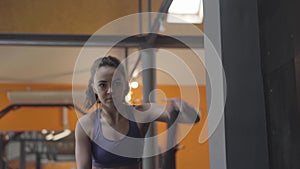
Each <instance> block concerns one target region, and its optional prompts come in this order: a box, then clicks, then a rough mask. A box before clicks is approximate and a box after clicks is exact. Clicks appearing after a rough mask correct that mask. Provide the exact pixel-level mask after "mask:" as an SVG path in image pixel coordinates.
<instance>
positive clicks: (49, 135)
mask: <svg viewBox="0 0 300 169" xmlns="http://www.w3.org/2000/svg"><path fill="white" fill-rule="evenodd" d="M53 134H54V131H51V132H50V133H49V134H47V135H46V136H45V139H46V140H52V139H53Z"/></svg>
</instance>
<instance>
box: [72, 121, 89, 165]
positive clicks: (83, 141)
mask: <svg viewBox="0 0 300 169" xmlns="http://www.w3.org/2000/svg"><path fill="white" fill-rule="evenodd" d="M75 141H76V144H75V157H76V165H77V169H91V168H92V159H91V142H90V139H89V137H88V135H87V134H86V132H85V130H84V129H83V127H82V124H81V121H80V119H79V120H78V121H77V124H76V129H75Z"/></svg>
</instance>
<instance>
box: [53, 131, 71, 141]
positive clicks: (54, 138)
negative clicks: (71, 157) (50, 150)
mask: <svg viewBox="0 0 300 169" xmlns="http://www.w3.org/2000/svg"><path fill="white" fill-rule="evenodd" d="M70 134H71V130H70V129H65V130H64V131H62V132H61V133H58V134H55V135H54V136H53V138H52V140H53V141H57V140H60V139H62V138H65V137H67V136H68V135H70Z"/></svg>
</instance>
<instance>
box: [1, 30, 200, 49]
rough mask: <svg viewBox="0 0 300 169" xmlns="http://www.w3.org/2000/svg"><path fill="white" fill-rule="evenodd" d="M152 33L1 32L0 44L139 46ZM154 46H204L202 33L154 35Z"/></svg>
mask: <svg viewBox="0 0 300 169" xmlns="http://www.w3.org/2000/svg"><path fill="white" fill-rule="evenodd" d="M149 37H153V34H145V35H135V36H130V37H128V36H125V35H93V36H92V35H74V34H19V33H1V34H0V45H20V46H79V47H82V46H89V47H127V48H128V47H137V48H138V47H141V44H145V43H146V42H147V41H148V40H149ZM155 37H156V38H155V40H154V42H153V47H155V48H190V47H192V48H204V40H203V39H204V38H203V35H199V36H165V35H159V34H156V35H155Z"/></svg>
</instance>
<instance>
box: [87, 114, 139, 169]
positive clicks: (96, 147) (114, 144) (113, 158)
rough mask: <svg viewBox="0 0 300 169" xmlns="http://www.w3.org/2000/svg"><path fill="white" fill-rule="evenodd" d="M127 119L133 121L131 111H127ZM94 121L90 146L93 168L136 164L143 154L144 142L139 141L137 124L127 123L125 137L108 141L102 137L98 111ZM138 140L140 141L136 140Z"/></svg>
mask: <svg viewBox="0 0 300 169" xmlns="http://www.w3.org/2000/svg"><path fill="white" fill-rule="evenodd" d="M127 112H128V116H129V119H134V117H133V115H132V113H131V111H127ZM94 113H96V116H95V121H94V138H93V140H92V144H91V150H92V156H93V162H92V165H93V166H94V167H100V168H112V167H120V166H127V165H132V164H137V163H139V161H140V160H141V157H142V154H143V147H144V140H143V139H141V138H142V136H141V134H140V130H139V128H138V126H137V123H136V122H134V121H131V120H128V121H129V129H128V133H127V135H126V136H124V137H123V138H121V139H120V140H108V139H107V138H105V137H104V136H103V133H102V129H101V125H100V110H96V112H94ZM138 138H140V139H138Z"/></svg>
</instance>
